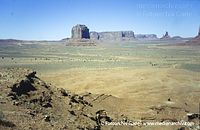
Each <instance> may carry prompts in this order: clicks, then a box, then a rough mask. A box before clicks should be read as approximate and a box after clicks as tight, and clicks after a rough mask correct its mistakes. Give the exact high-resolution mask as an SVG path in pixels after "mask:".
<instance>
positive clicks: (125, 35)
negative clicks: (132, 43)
mask: <svg viewBox="0 0 200 130" xmlns="http://www.w3.org/2000/svg"><path fill="white" fill-rule="evenodd" d="M90 38H91V39H93V40H100V41H122V40H134V39H135V35H134V32H133V31H110V32H90Z"/></svg>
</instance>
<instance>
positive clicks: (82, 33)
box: [72, 24, 90, 39]
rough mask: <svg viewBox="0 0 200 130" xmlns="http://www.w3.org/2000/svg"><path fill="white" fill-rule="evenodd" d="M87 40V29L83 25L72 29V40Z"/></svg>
mask: <svg viewBox="0 0 200 130" xmlns="http://www.w3.org/2000/svg"><path fill="white" fill-rule="evenodd" d="M83 38H85V39H89V38H90V34H89V29H88V28H87V27H86V26H85V25H81V24H77V25H76V26H74V27H73V28H72V39H83Z"/></svg>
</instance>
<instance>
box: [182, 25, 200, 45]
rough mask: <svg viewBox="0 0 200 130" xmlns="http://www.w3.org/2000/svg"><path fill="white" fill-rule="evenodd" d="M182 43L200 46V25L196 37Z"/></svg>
mask: <svg viewBox="0 0 200 130" xmlns="http://www.w3.org/2000/svg"><path fill="white" fill-rule="evenodd" d="M180 45H189V46H190V45H191V46H199V45H200V27H199V32H198V34H197V36H196V37H194V38H193V39H191V40H189V41H187V42H185V43H181V44H180Z"/></svg>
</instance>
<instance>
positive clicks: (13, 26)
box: [0, 0, 200, 40]
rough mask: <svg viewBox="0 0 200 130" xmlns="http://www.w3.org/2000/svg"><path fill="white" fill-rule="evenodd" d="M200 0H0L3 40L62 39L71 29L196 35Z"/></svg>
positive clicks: (1, 35) (69, 34) (182, 35)
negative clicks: (73, 27)
mask: <svg viewBox="0 0 200 130" xmlns="http://www.w3.org/2000/svg"><path fill="white" fill-rule="evenodd" d="M199 8H200V1H199V0H166V1H160V0H151V1H148V0H119V1H116V0H59V1H52V0H42V1H39V0H28V1H27V0H0V15H1V18H2V20H1V21H0V28H1V33H0V39H23V40H60V39H63V38H66V37H70V36H71V28H72V26H74V25H76V24H85V25H86V26H87V27H88V28H89V29H90V31H97V32H102V31H126V30H132V31H134V33H135V34H156V35H157V36H158V37H161V36H162V35H163V34H164V33H165V31H168V32H169V35H171V36H181V37H194V36H196V35H197V32H198V28H199V24H200V23H199V21H200V15H199V14H200V10H199Z"/></svg>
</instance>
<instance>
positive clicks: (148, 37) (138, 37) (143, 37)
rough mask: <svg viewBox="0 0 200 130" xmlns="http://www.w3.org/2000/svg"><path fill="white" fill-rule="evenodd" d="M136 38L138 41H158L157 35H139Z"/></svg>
mask: <svg viewBox="0 0 200 130" xmlns="http://www.w3.org/2000/svg"><path fill="white" fill-rule="evenodd" d="M135 38H136V39H138V40H157V39H158V37H157V35H155V34H137V35H135Z"/></svg>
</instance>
